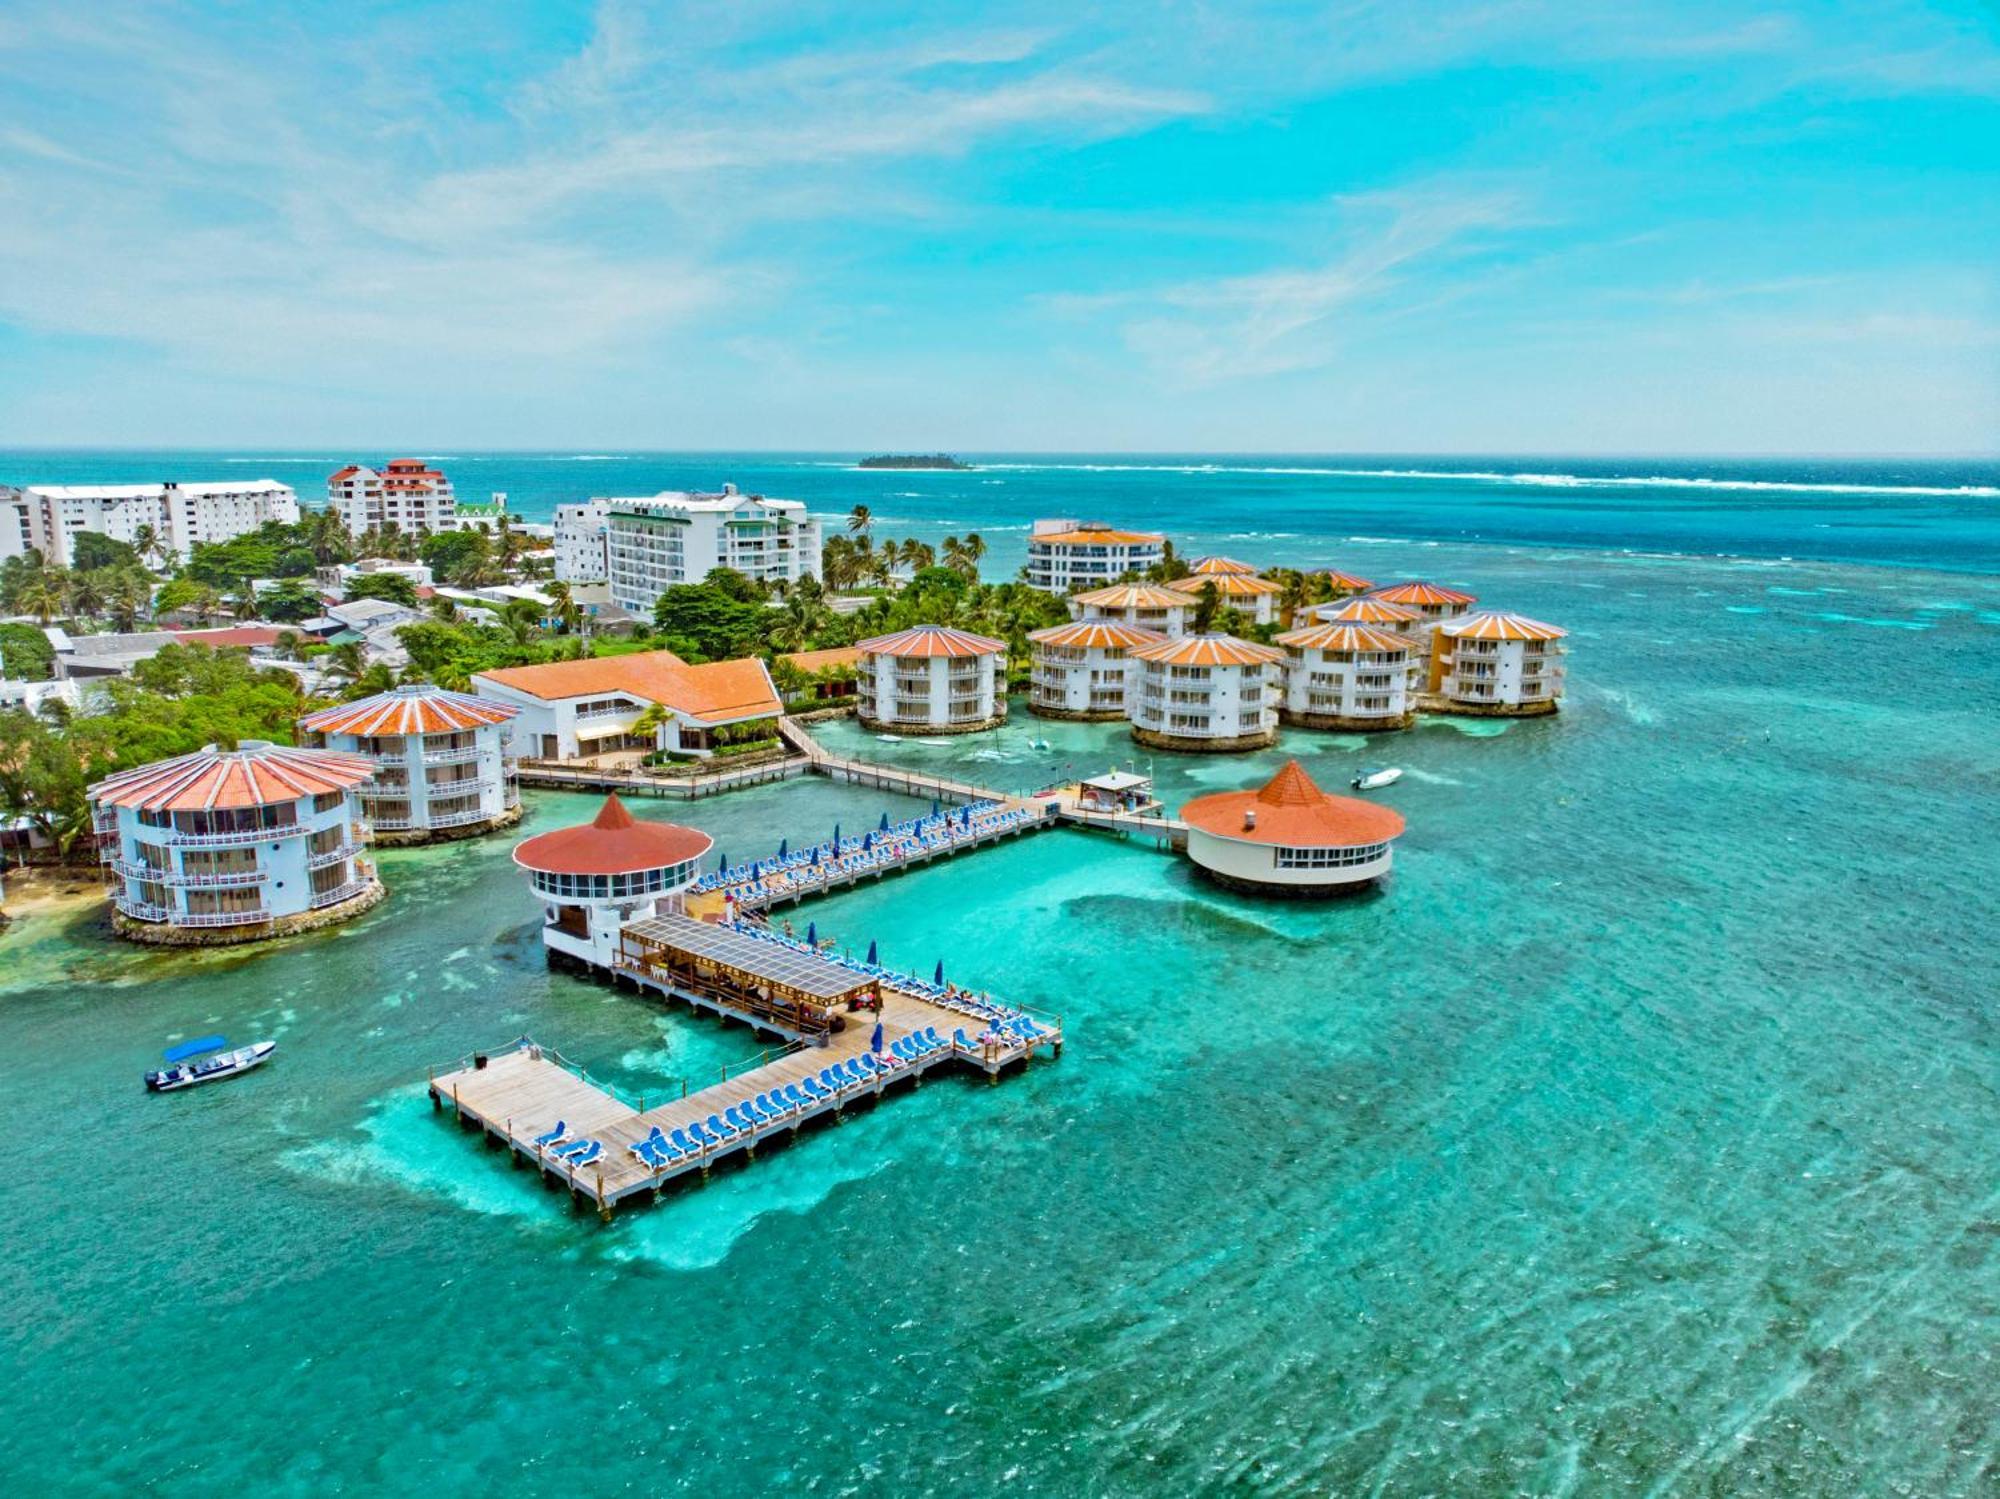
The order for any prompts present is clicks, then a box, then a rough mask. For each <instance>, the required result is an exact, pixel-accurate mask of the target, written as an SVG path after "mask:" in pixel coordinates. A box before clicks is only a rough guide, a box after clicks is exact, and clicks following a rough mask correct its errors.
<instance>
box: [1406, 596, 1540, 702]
mask: <svg viewBox="0 0 2000 1499" xmlns="http://www.w3.org/2000/svg"><path fill="white" fill-rule="evenodd" d="M1568 633H1569V632H1568V631H1567V630H1564V629H1560V628H1558V627H1557V626H1555V625H1545V624H1543V623H1542V622H1541V621H1540V620H1537V619H1526V618H1524V617H1523V616H1521V615H1519V614H1506V613H1503V612H1502V611H1500V610H1498V609H1485V610H1481V611H1480V612H1479V613H1477V614H1467V615H1463V616H1461V617H1459V618H1457V619H1452V620H1448V621H1446V622H1445V623H1444V624H1441V625H1439V626H1438V628H1437V637H1436V648H1435V649H1434V650H1433V651H1432V653H1431V659H1430V679H1429V685H1430V690H1431V692H1432V693H1433V694H1435V696H1436V698H1437V699H1438V702H1437V704H1436V706H1437V707H1438V709H1439V710H1440V711H1441V712H1445V713H1469V714H1474V715H1488V714H1490V715H1494V716H1500V717H1526V716H1529V715H1532V714H1537V713H1553V712H1555V711H1556V708H1557V706H1558V705H1559V704H1560V703H1561V701H1562V695H1563V682H1564V678H1565V677H1566V676H1567V675H1568V669H1567V668H1566V667H1565V665H1564V664H1563V657H1564V656H1565V655H1567V654H1568V652H1569V647H1567V646H1565V645H1564V644H1563V643H1562V641H1563V637H1564V636H1566V635H1567V634H1568Z"/></svg>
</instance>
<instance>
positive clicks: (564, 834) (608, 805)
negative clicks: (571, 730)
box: [514, 795, 715, 874]
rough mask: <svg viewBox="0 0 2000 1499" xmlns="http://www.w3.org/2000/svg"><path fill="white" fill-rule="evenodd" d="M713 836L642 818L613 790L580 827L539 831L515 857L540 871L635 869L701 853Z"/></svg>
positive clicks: (525, 866)
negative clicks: (592, 817)
mask: <svg viewBox="0 0 2000 1499" xmlns="http://www.w3.org/2000/svg"><path fill="white" fill-rule="evenodd" d="M713 847H715V840H714V839H713V838H711V837H709V836H708V834H706V833H703V832H699V831H697V830H696V829H694V828H684V827H682V826H681V825H680V824H679V823H677V822H640V821H639V820H638V819H636V818H635V817H633V816H632V814H631V813H630V812H628V811H626V810H625V804H624V803H623V802H621V801H620V800H618V798H617V796H616V795H612V796H607V797H606V798H605V799H604V805H603V806H602V807H600V808H599V809H598V812H597V816H596V817H595V818H594V819H592V820H591V821H590V822H587V823H584V824H583V825H582V826H580V827H574V828H557V829H556V830H555V831H554V832H552V833H539V834H537V835H536V836H535V837H533V838H529V839H527V840H526V841H525V842H523V843H521V844H520V845H519V846H518V847H516V848H515V850H514V862H515V863H516V864H518V865H520V866H521V868H523V869H533V870H537V871H539V872H541V873H543V874H636V873H637V872H639V871H640V870H644V869H665V868H668V867H669V866H671V865H674V864H680V863H684V862H685V861H687V860H689V859H699V858H700V857H701V856H702V855H703V854H705V853H707V852H708V851H709V850H710V849H711V848H713Z"/></svg>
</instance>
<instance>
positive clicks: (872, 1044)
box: [868, 1020, 882, 1051]
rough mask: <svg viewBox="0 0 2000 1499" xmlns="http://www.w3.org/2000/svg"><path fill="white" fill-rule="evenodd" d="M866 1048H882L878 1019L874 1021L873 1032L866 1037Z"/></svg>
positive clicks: (880, 1027) (871, 1049)
mask: <svg viewBox="0 0 2000 1499" xmlns="http://www.w3.org/2000/svg"><path fill="white" fill-rule="evenodd" d="M868 1049H869V1050H870V1051H880V1050H881V1049H882V1022H881V1021H879V1020H878V1021H876V1022H875V1034H874V1035H872V1036H870V1037H869V1038H868Z"/></svg>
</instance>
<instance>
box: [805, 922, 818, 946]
mask: <svg viewBox="0 0 2000 1499" xmlns="http://www.w3.org/2000/svg"><path fill="white" fill-rule="evenodd" d="M806 946H807V947H818V946H819V923H818V922H817V921H808V922H807V923H806Z"/></svg>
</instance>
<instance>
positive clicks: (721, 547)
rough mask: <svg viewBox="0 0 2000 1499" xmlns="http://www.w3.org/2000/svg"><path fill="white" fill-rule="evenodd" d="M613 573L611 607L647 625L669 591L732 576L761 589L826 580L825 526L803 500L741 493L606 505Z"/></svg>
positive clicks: (730, 487)
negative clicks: (726, 571) (822, 559)
mask: <svg viewBox="0 0 2000 1499" xmlns="http://www.w3.org/2000/svg"><path fill="white" fill-rule="evenodd" d="M604 503H605V506H606V510H605V553H606V566H607V569H608V572H609V575H610V583H611V601H612V602H613V603H614V604H616V605H618V606H619V607H620V608H621V609H629V610H630V611H631V612H632V613H634V614H638V615H642V616H644V617H646V618H648V619H650V618H651V617H652V614H653V604H654V602H655V601H656V600H657V599H658V598H659V596H660V595H661V594H663V593H665V592H666V591H667V590H668V589H669V588H672V587H674V586H675V585H676V584H680V583H699V582H700V581H701V580H702V579H703V578H705V577H707V576H708V574H709V572H710V570H711V569H714V568H718V567H727V568H733V569H734V570H735V571H737V572H739V573H742V574H743V575H744V576H745V577H747V578H749V579H751V580H752V581H753V582H758V583H774V582H787V583H795V582H797V581H798V580H799V579H800V578H816V577H818V576H819V551H820V530H819V522H818V521H816V520H814V519H813V518H812V517H811V516H809V515H808V514H807V513H806V507H805V506H804V505H802V504H800V503H799V502H798V501H797V500H771V499H766V498H765V497H764V496H763V495H760V494H742V493H739V492H738V490H737V488H736V486H735V485H734V484H725V485H723V486H722V492H721V493H719V494H689V493H682V492H677V491H668V492H665V493H661V494H656V495H653V496H652V497H650V498H648V499H626V500H616V499H615V500H607V501H605V502H604Z"/></svg>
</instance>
